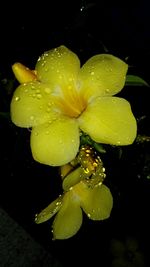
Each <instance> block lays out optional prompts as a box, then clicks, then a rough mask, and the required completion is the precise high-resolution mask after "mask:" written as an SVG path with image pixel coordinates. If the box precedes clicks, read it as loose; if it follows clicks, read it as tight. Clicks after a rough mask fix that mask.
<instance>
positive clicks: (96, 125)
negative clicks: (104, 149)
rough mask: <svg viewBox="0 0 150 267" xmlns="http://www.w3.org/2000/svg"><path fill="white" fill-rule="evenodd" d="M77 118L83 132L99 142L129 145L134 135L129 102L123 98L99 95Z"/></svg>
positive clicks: (134, 121) (132, 117) (135, 127)
mask: <svg viewBox="0 0 150 267" xmlns="http://www.w3.org/2000/svg"><path fill="white" fill-rule="evenodd" d="M78 120H79V124H80V128H81V129H82V130H83V132H85V133H87V134H88V135H90V137H91V138H92V139H93V140H94V141H96V142H99V143H105V144H111V145H129V144H132V143H133V141H134V139H135V137H136V131H137V125H136V120H135V118H134V116H133V113H132V111H131V107H130V104H129V102H128V101H126V100H125V99H123V98H118V97H99V98H97V99H95V100H93V102H92V103H91V104H89V105H88V107H87V109H86V110H85V111H84V112H83V114H82V115H81V116H80V118H79V119H78Z"/></svg>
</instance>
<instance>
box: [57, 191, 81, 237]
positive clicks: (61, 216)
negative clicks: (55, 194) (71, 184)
mask: <svg viewBox="0 0 150 267" xmlns="http://www.w3.org/2000/svg"><path fill="white" fill-rule="evenodd" d="M81 225H82V210H81V208H80V206H79V203H78V201H75V200H74V199H73V197H72V192H71V191H70V192H68V193H66V194H65V196H64V199H63V204H62V207H61V209H60V211H59V212H58V213H57V215H56V217H55V219H54V222H53V235H54V239H67V238H70V237H72V236H73V235H75V234H76V233H77V232H78V230H79V229H80V227H81Z"/></svg>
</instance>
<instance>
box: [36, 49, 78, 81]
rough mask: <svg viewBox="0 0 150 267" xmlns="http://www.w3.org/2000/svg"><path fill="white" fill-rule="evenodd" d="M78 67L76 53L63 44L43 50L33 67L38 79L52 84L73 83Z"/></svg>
mask: <svg viewBox="0 0 150 267" xmlns="http://www.w3.org/2000/svg"><path fill="white" fill-rule="evenodd" d="M79 68H80V61H79V59H78V57H77V55H76V54H74V53H73V52H72V51H71V50H69V49H68V48H67V47H65V46H63V45H61V46H59V47H57V48H55V49H51V50H50V51H47V52H45V53H44V54H43V55H42V56H41V57H40V58H39V60H38V62H37V64H36V67H35V69H36V71H37V77H38V79H39V80H40V81H42V82H46V83H50V84H53V85H54V86H61V85H64V86H65V85H68V84H70V83H71V84H72V83H74V81H76V77H77V74H78V71H79Z"/></svg>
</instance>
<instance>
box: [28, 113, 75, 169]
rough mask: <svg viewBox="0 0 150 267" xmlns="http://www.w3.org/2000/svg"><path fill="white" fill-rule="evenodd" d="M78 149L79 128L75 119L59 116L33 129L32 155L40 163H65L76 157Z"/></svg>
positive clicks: (58, 164) (56, 164)
mask: <svg viewBox="0 0 150 267" xmlns="http://www.w3.org/2000/svg"><path fill="white" fill-rule="evenodd" d="M78 149H79V129H78V124H77V122H76V121H75V120H73V119H69V118H59V119H56V120H55V121H52V122H49V123H45V124H42V125H39V126H36V127H34V128H33V129H32V132H31V150H32V155H33V158H34V159H35V160H37V161H38V162H40V163H43V164H47V165H51V166H61V165H64V164H66V163H68V162H70V161H71V160H72V159H74V158H75V156H76V154H77V152H78Z"/></svg>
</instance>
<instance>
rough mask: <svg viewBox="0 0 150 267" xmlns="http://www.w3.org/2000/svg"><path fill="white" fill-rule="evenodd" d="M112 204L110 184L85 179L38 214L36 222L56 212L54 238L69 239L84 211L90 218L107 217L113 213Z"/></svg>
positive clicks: (77, 228) (45, 219) (78, 227)
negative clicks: (91, 182)
mask: <svg viewBox="0 0 150 267" xmlns="http://www.w3.org/2000/svg"><path fill="white" fill-rule="evenodd" d="M112 206H113V198H112V195H111V192H110V190H109V188H108V187H107V186H106V185H103V184H102V183H98V184H97V185H95V186H94V187H93V186H91V184H90V183H89V180H86V179H85V180H82V181H80V182H79V183H78V184H76V185H75V186H73V187H71V188H70V189H69V190H68V191H67V192H64V194H63V195H62V196H59V197H58V198H57V199H56V200H54V201H53V202H52V203H51V204H50V205H49V206H48V207H46V208H45V209H44V210H43V211H41V213H39V214H37V215H36V218H35V222H36V223H38V224H39V223H42V222H45V221H47V220H49V219H50V218H52V216H54V215H55V214H56V213H57V214H56V217H55V219H54V221H53V226H52V232H53V236H54V239H67V238H70V237H72V236H73V235H75V234H76V233H77V232H78V230H79V229H80V227H81V225H82V211H84V212H85V213H86V214H87V216H88V217H89V218H90V219H91V220H104V219H107V218H108V217H109V216H110V213H111V210H112Z"/></svg>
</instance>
